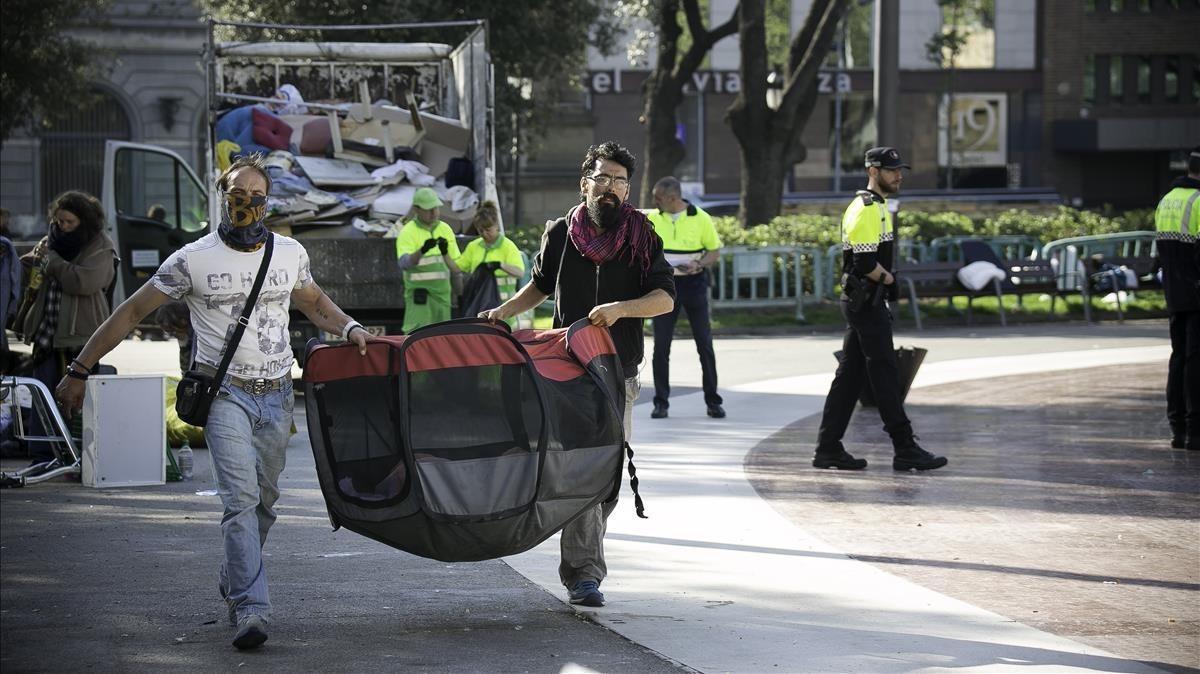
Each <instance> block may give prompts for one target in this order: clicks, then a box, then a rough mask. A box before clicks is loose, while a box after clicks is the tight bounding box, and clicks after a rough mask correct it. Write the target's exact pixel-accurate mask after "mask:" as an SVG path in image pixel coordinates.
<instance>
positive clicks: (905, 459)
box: [892, 440, 949, 470]
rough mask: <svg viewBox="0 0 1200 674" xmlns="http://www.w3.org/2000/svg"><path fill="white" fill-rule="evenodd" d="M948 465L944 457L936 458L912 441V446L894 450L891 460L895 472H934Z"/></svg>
mask: <svg viewBox="0 0 1200 674" xmlns="http://www.w3.org/2000/svg"><path fill="white" fill-rule="evenodd" d="M947 463H949V460H948V459H947V458H946V457H944V456H936V455H934V454H931V453H929V452H927V451H925V450H924V449H922V448H921V446H920V445H918V444H917V443H916V441H915V440H914V441H913V443H912V444H910V445H908V446H905V447H899V448H897V449H896V456H895V457H893V458H892V468H894V469H895V470H934V469H935V468H941V467H942V466H944V465H946V464H947Z"/></svg>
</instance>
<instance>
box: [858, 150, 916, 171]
mask: <svg viewBox="0 0 1200 674" xmlns="http://www.w3.org/2000/svg"><path fill="white" fill-rule="evenodd" d="M866 165H867V166H877V167H879V168H888V169H895V168H912V167H911V166H909V165H908V164H905V163H904V160H903V159H901V158H900V153H899V152H897V151H896V148H894V147H873V148H871V149H870V150H867V156H866Z"/></svg>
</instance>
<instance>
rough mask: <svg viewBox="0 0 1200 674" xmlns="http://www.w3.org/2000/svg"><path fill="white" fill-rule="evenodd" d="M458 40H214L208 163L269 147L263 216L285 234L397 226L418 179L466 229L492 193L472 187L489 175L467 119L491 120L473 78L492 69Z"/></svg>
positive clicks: (381, 232) (482, 146)
mask: <svg viewBox="0 0 1200 674" xmlns="http://www.w3.org/2000/svg"><path fill="white" fill-rule="evenodd" d="M474 41H475V40H468V42H469V43H470V42H474ZM466 44H467V43H464V45H466ZM464 45H460V46H459V47H457V48H456V47H451V46H450V45H446V44H437V43H427V42H419V43H375V44H372V43H321V42H292V43H253V42H247V43H223V44H220V45H218V46H217V49H216V53H217V54H219V57H218V58H217V59H216V61H215V63H212V66H214V67H213V70H212V71H211V72H212V75H213V79H214V80H215V81H214V84H215V85H216V86H215V87H214V89H215V91H212V92H211V98H210V106H211V108H212V109H213V110H214V112H215V113H216V117H215V123H214V124H213V126H212V128H211V136H210V139H209V140H210V143H211V144H210V147H211V148H212V151H213V157H212V158H213V162H214V166H213V167H214V168H215V169H217V170H221V169H223V168H224V167H226V166H228V165H229V164H230V163H231V162H232V161H233V160H234V159H235V158H236V157H239V156H242V155H247V154H255V153H257V154H261V155H262V156H263V157H265V159H266V163H267V167H268V170H269V172H270V173H271V177H272V179H273V182H272V186H271V192H270V194H269V200H268V210H269V217H268V220H267V225H268V226H270V227H271V228H272V229H273V230H274V231H276V232H279V233H281V234H287V235H290V236H295V237H297V238H301V239H304V238H357V237H389V236H391V237H394V236H395V235H396V233H397V232H398V231H399V227H400V225H402V224H403V218H405V217H407V216H408V214H409V210H410V209H411V207H412V198H413V195H414V193H415V192H416V190H417V188H419V187H432V188H433V189H434V190H435V191H437V193H438V195H439V197H441V199H442V201H443V202H444V204H445V206H444V207H443V208H442V209H441V218H442V220H444V221H445V222H446V223H447V224H448V225H450V226H451V228H452V229H454V230H455V232H456V233H468V234H469V233H470V232H469V226H470V222H471V219H472V217H473V216H474V214H475V209H476V208H477V206H478V205H479V202H480V200H481V198H494V195H490V194H484V195H481V194H479V192H478V191H477V190H480V189H484V187H485V186H488V185H492V184H494V183H493V182H492V176H491V175H490V173H491V171H490V169H484V171H485V172H486V173H488V174H489V175H481V174H480V170H481V169H482V168H483V167H484V166H487V161H486V159H485V157H486V156H487V155H488V154H490V152H489V150H490V141H491V138H490V132H489V133H486V134H484V133H480V132H481V131H482V129H479V128H475V129H473V128H472V126H475V127H481V126H483V125H484V124H486V123H487V122H490V119H489V117H490V115H489V114H488V112H487V108H488V107H490V101H489V100H487V99H489V98H490V96H484V95H481V94H480V93H479V92H481V91H482V90H481V89H480V87H479V86H478V82H477V81H476V80H478V78H480V77H481V76H482V77H483V79H484V80H487V79H488V77H489V76H490V74H489V73H487V69H486V66H484V65H483V63H482V62H481V63H480V64H479V66H476V63H475V62H473V61H472V60H471V59H472V58H477V57H475V55H473V54H472V53H470V52H469V51H467V50H465V49H464ZM389 99H391V100H389ZM481 105H482V106H483V107H482V109H481V108H480V106H481ZM485 191H489V192H490V191H492V190H485ZM464 230H467V231H465V232H464Z"/></svg>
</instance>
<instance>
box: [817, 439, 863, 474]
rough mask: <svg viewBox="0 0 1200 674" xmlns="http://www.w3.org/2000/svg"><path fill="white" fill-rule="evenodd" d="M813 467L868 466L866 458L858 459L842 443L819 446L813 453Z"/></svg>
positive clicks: (853, 467)
mask: <svg viewBox="0 0 1200 674" xmlns="http://www.w3.org/2000/svg"><path fill="white" fill-rule="evenodd" d="M812 465H813V468H837V469H838V470H862V469H863V468H866V467H867V460H866V459H856V458H854V457H853V456H851V455H850V452H847V451H846V450H845V448H844V447H842V443H840V442H839V443H838V446H837V447H833V448H829V449H826V448H823V447H818V448H817V451H816V453H815V454H813V461H812Z"/></svg>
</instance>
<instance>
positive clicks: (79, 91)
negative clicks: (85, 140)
mask: <svg viewBox="0 0 1200 674" xmlns="http://www.w3.org/2000/svg"><path fill="white" fill-rule="evenodd" d="M107 5H108V2H107V1H106V0H4V2H3V3H0V37H2V39H0V101H4V105H3V106H0V141H3V140H7V139H8V137H9V135H10V134H12V132H13V131H15V130H16V129H18V128H20V127H21V126H24V125H25V124H28V123H33V124H34V126H41V125H44V124H48V123H52V122H53V121H55V120H56V119H58V118H60V117H62V116H64V115H66V114H68V113H70V112H71V111H72V110H74V109H77V108H80V107H83V106H85V105H87V104H88V103H89V102H90V100H91V98H92V87H91V81H92V80H93V79H94V78H95V77H97V76H98V74H99V68H98V67H97V65H96V62H97V60H98V59H96V55H97V50H95V49H94V48H92V47H90V46H89V45H87V44H84V43H82V42H79V41H78V40H75V39H73V38H70V37H68V36H66V35H64V34H63V30H64V29H66V28H68V27H70V25H71V24H73V23H77V22H79V21H81V20H83V19H85V18H87V19H88V20H89V21H92V22H94V16H91V15H96V14H99V13H100V11H101V10H102V9H103V8H104V7H106V6H107Z"/></svg>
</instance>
